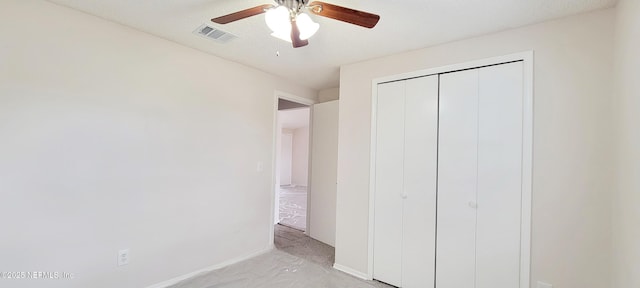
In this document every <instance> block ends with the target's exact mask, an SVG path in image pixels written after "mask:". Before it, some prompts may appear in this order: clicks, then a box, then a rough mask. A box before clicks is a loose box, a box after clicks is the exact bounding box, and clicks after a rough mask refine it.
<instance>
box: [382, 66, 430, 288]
mask: <svg viewBox="0 0 640 288" xmlns="http://www.w3.org/2000/svg"><path fill="white" fill-rule="evenodd" d="M377 101H378V102H377V105H376V107H377V110H376V121H377V123H376V147H375V150H374V151H375V155H376V166H375V167H376V171H375V173H376V174H375V175H376V176H375V201H374V203H375V204H374V209H375V211H374V217H375V219H374V223H375V224H374V244H373V245H374V259H373V262H374V270H373V277H374V279H376V280H380V281H382V282H385V283H389V284H392V285H395V286H398V287H406V288H412V287H420V288H428V287H433V285H434V271H435V248H434V247H435V240H436V237H435V224H436V218H435V217H436V176H437V153H438V152H437V151H438V150H437V134H438V132H437V131H438V76H437V75H434V76H425V77H420V78H414V79H409V80H403V81H396V82H390V83H383V84H379V86H378V97H377Z"/></svg>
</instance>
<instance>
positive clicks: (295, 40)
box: [291, 19, 309, 48]
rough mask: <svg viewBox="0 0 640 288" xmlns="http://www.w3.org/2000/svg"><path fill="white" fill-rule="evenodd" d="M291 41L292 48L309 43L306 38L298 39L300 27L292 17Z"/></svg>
mask: <svg viewBox="0 0 640 288" xmlns="http://www.w3.org/2000/svg"><path fill="white" fill-rule="evenodd" d="M291 43H293V48H300V47H303V46H307V45H309V41H308V40H301V39H300V29H299V28H298V23H296V21H295V20H293V19H291Z"/></svg>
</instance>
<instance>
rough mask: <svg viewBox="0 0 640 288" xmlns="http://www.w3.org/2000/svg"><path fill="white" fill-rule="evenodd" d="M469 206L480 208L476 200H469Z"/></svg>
mask: <svg viewBox="0 0 640 288" xmlns="http://www.w3.org/2000/svg"><path fill="white" fill-rule="evenodd" d="M469 207H471V208H473V209H477V208H478V203H477V202H476V201H469Z"/></svg>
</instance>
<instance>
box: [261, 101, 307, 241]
mask: <svg viewBox="0 0 640 288" xmlns="http://www.w3.org/2000/svg"><path fill="white" fill-rule="evenodd" d="M279 99H284V100H288V101H291V102H296V103H300V104H304V105H307V106H309V145H311V137H312V135H313V127H312V125H313V122H312V121H313V109H312V108H313V107H312V106H313V104H316V101H314V100H311V99H308V98H304V97H300V96H296V95H293V94H290V93H287V92H284V91H280V90H275V91H274V92H273V123H272V127H273V131H272V139H271V147H272V148H273V150H272V153H271V189H270V191H271V208H270V209H271V213H270V217H269V241H268V242H267V243H268V246H269V247H270V248H273V247H274V246H275V245H274V237H275V227H274V224H273V222H274V219H275V217H276V213H277V211H275V208H276V202H275V201H276V192H277V191H276V183H277V181H278V179H276V177H277V175H278V174H277V173H278V172H277V171H276V169H277V168H279V167H276V163H277V159H278V157H280V152H279V151H280V142H279V141H278V100H279ZM310 167H311V150H309V166H308V167H307V169H309V171H310ZM309 175H310V174H309ZM310 186H311V178H310V177H309V178H308V179H307V189H308V190H307V191H310V189H311V188H310ZM308 207H309V193H307V224H306V225H307V227H309V209H308ZM307 230H308V228H307ZM304 233H305V234H307V233H308V231H305V232H304Z"/></svg>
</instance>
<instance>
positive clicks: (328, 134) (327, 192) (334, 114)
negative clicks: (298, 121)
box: [307, 101, 338, 246]
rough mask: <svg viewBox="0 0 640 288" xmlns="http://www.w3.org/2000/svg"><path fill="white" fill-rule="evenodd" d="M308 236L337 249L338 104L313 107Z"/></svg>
mask: <svg viewBox="0 0 640 288" xmlns="http://www.w3.org/2000/svg"><path fill="white" fill-rule="evenodd" d="M312 125H313V137H312V138H313V139H312V146H311V147H312V148H311V187H310V190H309V193H308V197H309V198H310V199H309V200H310V201H309V227H307V228H308V229H307V231H309V236H311V237H312V238H314V239H317V240H319V241H321V242H324V243H326V244H329V245H331V246H335V245H336V244H335V242H336V190H337V186H336V178H337V177H338V101H330V102H325V103H320V104H315V105H313V123H312Z"/></svg>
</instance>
